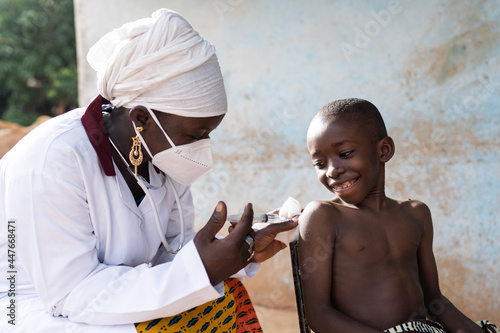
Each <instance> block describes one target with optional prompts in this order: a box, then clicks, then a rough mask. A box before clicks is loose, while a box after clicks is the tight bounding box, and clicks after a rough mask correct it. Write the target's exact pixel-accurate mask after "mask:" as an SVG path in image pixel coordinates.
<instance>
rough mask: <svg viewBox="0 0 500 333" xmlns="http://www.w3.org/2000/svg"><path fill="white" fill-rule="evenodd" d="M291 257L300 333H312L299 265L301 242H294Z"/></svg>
mask: <svg viewBox="0 0 500 333" xmlns="http://www.w3.org/2000/svg"><path fill="white" fill-rule="evenodd" d="M289 247H290V257H291V259H292V271H293V284H294V288H295V300H296V302H297V312H298V315H299V327H300V333H310V332H311V329H310V328H309V325H307V321H306V312H305V306H304V297H303V293H302V278H301V275H300V265H299V241H298V240H296V241H293V242H291V243H290V245H289Z"/></svg>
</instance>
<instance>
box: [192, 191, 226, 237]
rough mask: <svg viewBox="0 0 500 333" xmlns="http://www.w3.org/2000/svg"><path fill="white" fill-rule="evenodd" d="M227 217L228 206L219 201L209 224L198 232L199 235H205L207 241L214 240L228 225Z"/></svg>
mask: <svg viewBox="0 0 500 333" xmlns="http://www.w3.org/2000/svg"><path fill="white" fill-rule="evenodd" d="M226 216H227V207H226V204H225V203H224V202H223V201H219V203H217V206H216V207H215V210H214V212H213V213H212V216H211V217H210V219H209V220H208V222H207V224H205V226H204V227H203V228H201V230H200V231H198V234H201V235H203V236H204V237H206V239H210V240H212V239H214V238H215V235H217V233H218V232H219V231H220V229H222V227H223V226H224V223H226Z"/></svg>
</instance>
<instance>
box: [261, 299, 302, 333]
mask: <svg viewBox="0 0 500 333" xmlns="http://www.w3.org/2000/svg"><path fill="white" fill-rule="evenodd" d="M254 307H255V311H256V312H257V317H258V318H259V322H260V324H261V326H262V330H263V331H264V333H299V332H300V330H299V318H298V316H297V310H296V309H292V310H283V309H271V308H266V307H264V306H260V305H258V304H254Z"/></svg>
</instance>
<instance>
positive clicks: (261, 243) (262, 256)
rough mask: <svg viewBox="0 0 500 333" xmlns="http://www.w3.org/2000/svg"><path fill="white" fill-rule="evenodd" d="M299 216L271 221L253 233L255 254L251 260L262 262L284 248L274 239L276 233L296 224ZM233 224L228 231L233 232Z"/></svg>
mask: <svg viewBox="0 0 500 333" xmlns="http://www.w3.org/2000/svg"><path fill="white" fill-rule="evenodd" d="M298 221H299V217H298V216H295V217H293V219H292V220H290V221H287V222H281V223H271V224H270V225H269V226H267V227H265V228H264V229H260V230H258V231H257V232H256V233H255V248H254V249H255V254H254V256H253V258H252V261H253V262H263V261H266V260H267V259H269V258H271V257H272V256H274V255H275V254H276V253H278V252H279V251H281V250H283V249H284V248H286V244H284V243H282V242H280V241H279V240H276V239H275V238H276V235H277V234H279V233H280V232H284V231H289V230H292V229H293V228H295V227H296V226H297V225H298ZM233 228H234V225H232V226H230V227H229V233H231V232H233Z"/></svg>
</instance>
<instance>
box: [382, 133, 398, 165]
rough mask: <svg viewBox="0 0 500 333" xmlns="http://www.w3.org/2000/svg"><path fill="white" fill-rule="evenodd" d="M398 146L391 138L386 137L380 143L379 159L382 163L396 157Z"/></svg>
mask: <svg viewBox="0 0 500 333" xmlns="http://www.w3.org/2000/svg"><path fill="white" fill-rule="evenodd" d="M395 151H396V146H395V144H394V140H393V139H392V138H391V137H390V136H386V137H385V138H383V139H382V140H380V141H379V153H380V155H379V157H380V161H381V162H382V163H387V162H389V160H390V159H391V158H392V156H393V155H394V152H395Z"/></svg>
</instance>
